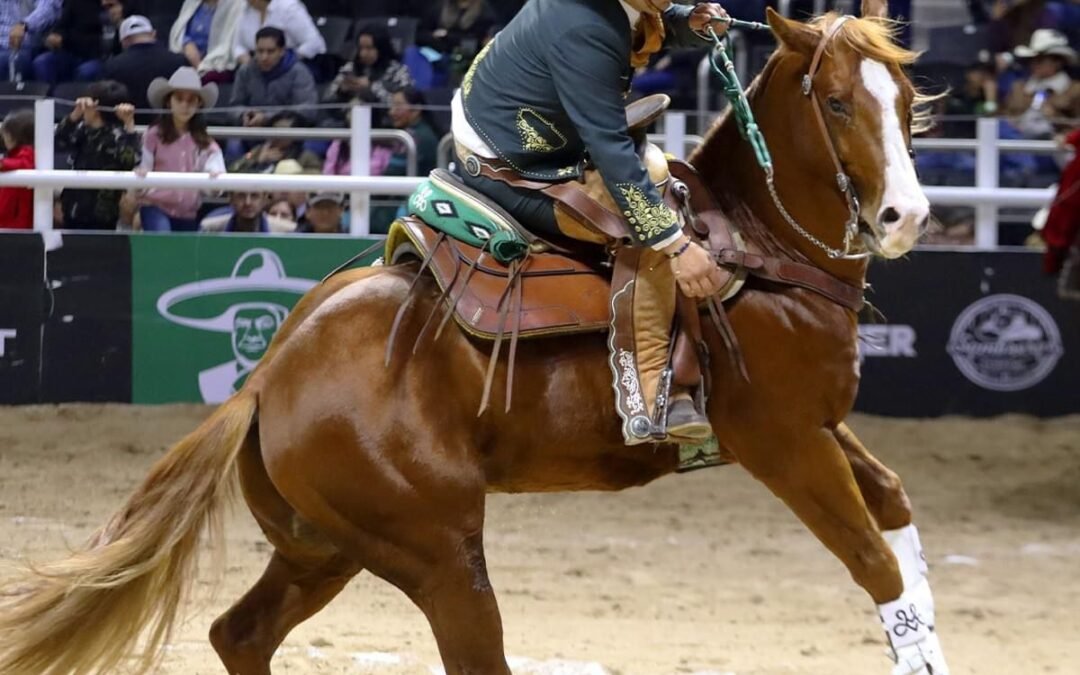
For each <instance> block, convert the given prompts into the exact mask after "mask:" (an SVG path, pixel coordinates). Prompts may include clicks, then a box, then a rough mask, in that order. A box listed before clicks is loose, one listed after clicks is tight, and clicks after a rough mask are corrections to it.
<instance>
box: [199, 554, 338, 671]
mask: <svg viewBox="0 0 1080 675" xmlns="http://www.w3.org/2000/svg"><path fill="white" fill-rule="evenodd" d="M358 571H359V569H358V567H357V566H356V565H355V563H352V562H349V561H345V560H343V559H340V558H337V559H331V560H327V561H325V562H324V563H322V564H319V565H309V564H298V563H295V562H293V561H290V560H288V559H287V558H285V557H284V556H283V555H281V553H278V552H275V553H274V556H273V558H271V560H270V564H269V565H268V566H267V567H266V571H264V572H263V575H262V577H261V578H260V579H259V580H258V581H257V582H256V583H255V585H254V586H253V587H252V588H251V590H249V591H248V592H247V593H246V594H244V597H242V598H241V599H240V600H239V601H238V602H237V603H236V604H235V605H233V606H232V607H231V608H229V610H228V611H227V612H225V614H223V615H222V616H221V617H220V618H218V620H217V621H215V622H214V625H213V626H212V627H211V629H210V643H211V644H212V645H213V646H214V650H215V651H216V652H217V653H218V656H219V657H220V658H221V661H222V663H224V664H225V669H226V671H228V673H229V674H230V675H270V659H271V658H272V657H273V655H274V651H275V650H276V649H277V648H278V645H280V644H281V642H282V640H284V639H285V636H286V635H288V634H289V631H291V630H292V629H293V628H295V627H296V626H297V625H298V624H299V623H301V622H302V621H304V620H305V619H307V618H309V617H311V616H312V615H313V614H315V613H316V612H318V611H319V610H320V609H322V608H323V607H325V606H326V604H327V603H328V602H330V601H331V600H332V599H333V598H334V596H336V595H337V594H338V593H339V592H340V591H341V589H342V588H344V587H345V584H347V583H348V582H349V580H350V579H352V578H353V577H354V576H355V575H356V573H357V572H358Z"/></svg>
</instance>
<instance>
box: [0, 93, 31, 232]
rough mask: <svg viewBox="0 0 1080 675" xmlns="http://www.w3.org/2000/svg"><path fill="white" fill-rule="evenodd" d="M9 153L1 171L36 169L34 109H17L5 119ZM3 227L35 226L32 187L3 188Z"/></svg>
mask: <svg viewBox="0 0 1080 675" xmlns="http://www.w3.org/2000/svg"><path fill="white" fill-rule="evenodd" d="M0 136H3V138H4V146H5V147H6V148H7V156H5V157H4V159H2V160H0V171H16V170H18V169H33V168H34V111H33V110H16V111H14V112H11V113H9V114H8V116H7V117H5V118H4V124H3V126H2V127H0ZM0 228H6V229H14V230H32V229H34V191H33V190H31V189H29V188H18V187H5V188H0Z"/></svg>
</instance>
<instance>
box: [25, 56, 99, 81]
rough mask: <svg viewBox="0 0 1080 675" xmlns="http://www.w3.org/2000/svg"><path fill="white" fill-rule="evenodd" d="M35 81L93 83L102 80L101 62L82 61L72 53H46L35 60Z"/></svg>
mask: <svg viewBox="0 0 1080 675" xmlns="http://www.w3.org/2000/svg"><path fill="white" fill-rule="evenodd" d="M34 79H35V80H37V81H38V82H48V83H49V84H56V83H57V82H66V81H68V80H76V81H78V82H93V81H94V80H98V79H101V61H100V60H99V59H82V58H79V57H78V56H75V55H74V54H72V53H70V52H65V51H58V52H45V53H44V54H40V55H39V56H38V57H37V58H36V59H34Z"/></svg>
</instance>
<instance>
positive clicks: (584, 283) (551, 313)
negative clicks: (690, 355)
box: [385, 216, 611, 340]
mask: <svg viewBox="0 0 1080 675" xmlns="http://www.w3.org/2000/svg"><path fill="white" fill-rule="evenodd" d="M409 259H414V260H429V264H428V268H429V269H430V270H431V273H432V276H433V277H434V278H435V281H436V283H437V284H438V285H439V288H440V289H441V290H442V291H443V295H444V297H446V298H448V299H449V301H450V302H451V303H453V306H454V310H453V311H454V320H455V321H456V322H457V324H458V325H459V326H461V328H462V329H463V330H465V332H467V333H469V334H470V335H472V336H474V337H478V338H482V339H488V340H492V339H495V338H496V337H497V336H498V335H499V334H500V332H502V331H501V330H500V324H502V325H503V328H505V321H506V316H507V313H508V312H513V313H514V315H515V316H514V320H515V321H516V322H519V323H518V335H519V337H521V338H531V337H541V336H553V335H566V334H574V333H589V332H598V331H604V330H607V328H608V326H609V324H610V316H611V310H610V308H609V306H608V305H609V296H610V273H609V272H608V271H606V270H605V269H603V267H602V266H601V265H599V264H596V265H593V264H590V263H587V262H585V261H582V260H578V259H574V258H570V257H568V256H565V255H562V254H559V253H554V252H546V253H531V252H530V254H529V255H527V256H526V257H525V258H524V259H523V260H521V261H515V262H512V263H510V264H509V265H504V264H502V263H500V262H498V261H497V260H496V259H495V257H494V256H492V255H491V254H490V253H488V252H486V251H485V250H483V249H480V248H477V247H475V246H470V245H469V244H466V243H464V242H462V241H458V240H455V239H452V238H450V237H448V236H446V235H445V234H442V233H440V232H437V231H436V230H434V229H433V228H431V227H429V226H428V225H427V224H426V223H424V221H422V220H420V219H419V218H416V217H413V216H408V217H405V218H401V219H399V220H396V221H394V224H393V225H392V226H391V227H390V233H389V235H388V236H387V239H386V256H385V260H386V261H387V262H388V263H389V264H397V263H400V262H403V261H406V260H409ZM515 275H516V276H517V277H518V279H517V280H518V282H519V285H520V289H519V290H518V291H517V292H516V293H515V294H514V295H515V296H516V297H509V295H510V294H509V293H508V292H507V291H508V290H509V289H510V288H511V286H512V282H513V280H514V276H515ZM511 305H513V307H511Z"/></svg>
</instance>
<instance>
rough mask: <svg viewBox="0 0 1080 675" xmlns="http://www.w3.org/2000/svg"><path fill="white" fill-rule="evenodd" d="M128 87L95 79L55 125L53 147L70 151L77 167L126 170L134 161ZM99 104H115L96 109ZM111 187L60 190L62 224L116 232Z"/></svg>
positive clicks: (116, 197)
mask: <svg viewBox="0 0 1080 675" xmlns="http://www.w3.org/2000/svg"><path fill="white" fill-rule="evenodd" d="M130 100H131V99H130V98H129V96H128V90H127V87H125V86H124V85H122V84H120V83H119V82H115V81H112V80H105V81H102V82H95V83H94V84H92V85H90V87H89V88H87V90H86V97H85V98H80V99H78V100H77V101H75V109H74V110H72V111H71V114H70V115H68V116H66V117H65V118H64V119H63V120H61V121H60V124H58V125H57V126H56V145H57V147H58V148H60V149H61V150H66V151H68V152H70V153H71V168H73V169H75V170H76V171H85V170H90V171H95V170H96V171H131V170H132V169H134V168H135V166H136V165H138V163H139V155H140V152H141V148H140V140H139V135H138V134H137V133H135V106H134V105H132V104H131V103H129V102H128V101H130ZM99 108H115V109H116V111H115V112H108V111H106V112H101V111H100V110H99ZM122 194H123V193H122V192H119V191H116V190H71V189H67V190H64V191H63V193H62V194H61V196H60V203H61V208H62V210H63V213H64V225H65V228H66V229H70V230H115V229H116V223H117V221H118V220H119V218H120V197H121V196H122Z"/></svg>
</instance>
